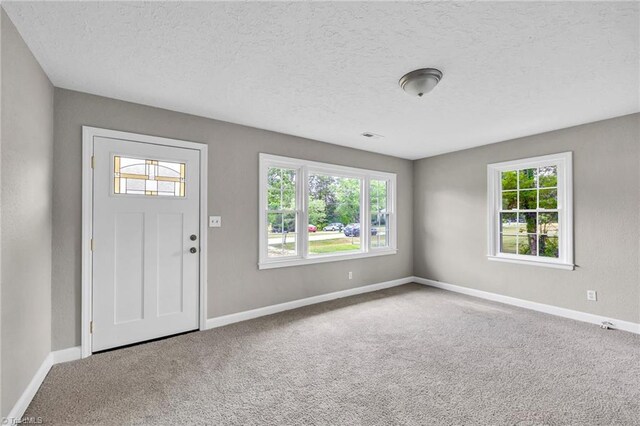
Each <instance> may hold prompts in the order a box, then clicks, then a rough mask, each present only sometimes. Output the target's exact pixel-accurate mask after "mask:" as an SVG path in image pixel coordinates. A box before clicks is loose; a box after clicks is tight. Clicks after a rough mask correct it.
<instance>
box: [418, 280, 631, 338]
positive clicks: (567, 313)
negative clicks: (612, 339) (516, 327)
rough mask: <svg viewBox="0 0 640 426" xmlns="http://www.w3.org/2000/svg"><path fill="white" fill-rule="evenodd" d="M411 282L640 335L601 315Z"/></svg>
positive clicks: (435, 283) (628, 325) (436, 283)
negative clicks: (604, 324)
mask: <svg viewBox="0 0 640 426" xmlns="http://www.w3.org/2000/svg"><path fill="white" fill-rule="evenodd" d="M413 282H416V283H418V284H423V285H427V286H430V287H436V288H439V289H442V290H448V291H453V292H455V293H460V294H466V295H468V296H473V297H478V298H480V299H486V300H491V301H494V302H499V303H504V304H506V305H512V306H517V307H520V308H525V309H531V310H533V311H538V312H543V313H545V314H551V315H555V316H559V317H563V318H569V319H572V320H576V321H582V322H588V323H591V324H597V325H601V324H602V323H603V322H605V321H607V322H610V323H612V324H613V328H614V329H616V330H622V331H628V332H630V333H635V334H640V324H638V323H634V322H630V321H624V320H620V319H614V318H611V317H605V316H601V315H594V314H589V313H586V312H581V311H574V310H572V309H566V308H561V307H559V306H554V305H546V304H544V303H538V302H532V301H529V300H524V299H518V298H515V297H510V296H504V295H501V294H497V293H490V292H488V291H482V290H476V289H473V288H469V287H463V286H459V285H454V284H447V283H444V282H441V281H434V280H430V279H427V278H420V277H413Z"/></svg>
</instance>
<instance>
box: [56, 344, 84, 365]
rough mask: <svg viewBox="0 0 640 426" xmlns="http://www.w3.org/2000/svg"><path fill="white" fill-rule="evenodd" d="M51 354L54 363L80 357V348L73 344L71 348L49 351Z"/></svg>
mask: <svg viewBox="0 0 640 426" xmlns="http://www.w3.org/2000/svg"><path fill="white" fill-rule="evenodd" d="M51 355H52V356H53V364H54V365H55V364H60V363H63V362H69V361H75V360H77V359H80V358H82V348H81V347H80V346H74V347H72V348H67V349H61V350H59V351H54V352H51Z"/></svg>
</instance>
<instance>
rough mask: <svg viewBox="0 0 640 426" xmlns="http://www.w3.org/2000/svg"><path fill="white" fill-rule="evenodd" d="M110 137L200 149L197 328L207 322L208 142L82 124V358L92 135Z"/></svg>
mask: <svg viewBox="0 0 640 426" xmlns="http://www.w3.org/2000/svg"><path fill="white" fill-rule="evenodd" d="M94 137H102V138H112V139H120V140H126V141H131V142H142V143H148V144H154V145H164V146H172V147H177V148H187V149H193V150H197V151H200V275H199V278H200V283H199V285H200V291H199V299H200V303H199V310H200V312H199V314H198V318H199V324H200V330H205V329H206V323H207V220H206V219H207V171H208V168H207V158H208V157H207V148H208V147H207V145H206V144H203V143H197V142H187V141H182V140H178V139H168V138H161V137H157V136H147V135H142V134H137V133H129V132H120V131H117V130H108V129H100V128H97V127H89V126H82V299H81V300H82V328H81V341H82V343H81V347H82V358H86V357H88V356H90V355H91V347H92V344H91V321H92V318H93V311H92V309H93V306H92V302H91V301H92V288H93V282H92V275H93V274H92V272H93V264H92V255H91V239H92V236H93V138H94Z"/></svg>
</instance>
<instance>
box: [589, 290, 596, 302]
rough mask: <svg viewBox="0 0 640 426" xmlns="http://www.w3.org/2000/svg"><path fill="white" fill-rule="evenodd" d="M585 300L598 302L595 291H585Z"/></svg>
mask: <svg viewBox="0 0 640 426" xmlns="http://www.w3.org/2000/svg"><path fill="white" fill-rule="evenodd" d="M587 300H591V301H593V302H596V301H597V300H598V293H597V292H596V291H595V290H587Z"/></svg>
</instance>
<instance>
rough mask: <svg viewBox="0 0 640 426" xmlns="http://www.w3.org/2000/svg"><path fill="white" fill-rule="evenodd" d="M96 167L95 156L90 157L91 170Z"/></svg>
mask: <svg viewBox="0 0 640 426" xmlns="http://www.w3.org/2000/svg"><path fill="white" fill-rule="evenodd" d="M95 167H96V157H95V155H92V156H91V168H92V169H94V168H95Z"/></svg>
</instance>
